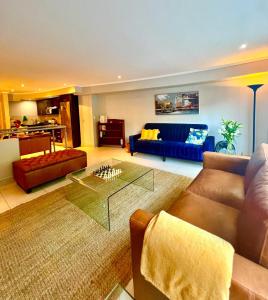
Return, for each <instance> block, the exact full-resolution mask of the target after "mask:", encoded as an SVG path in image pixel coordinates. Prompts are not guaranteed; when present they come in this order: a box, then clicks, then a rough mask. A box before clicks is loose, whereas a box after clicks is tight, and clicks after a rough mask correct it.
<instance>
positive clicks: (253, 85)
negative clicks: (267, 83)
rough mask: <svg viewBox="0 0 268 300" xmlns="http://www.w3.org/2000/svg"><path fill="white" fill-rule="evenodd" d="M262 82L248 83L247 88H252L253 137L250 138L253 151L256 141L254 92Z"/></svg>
mask: <svg viewBox="0 0 268 300" xmlns="http://www.w3.org/2000/svg"><path fill="white" fill-rule="evenodd" d="M262 86H263V84H252V85H248V87H249V88H251V89H252V90H253V134H252V136H253V138H252V144H253V145H252V152H254V151H255V141H256V128H255V127H256V93H257V89H258V88H260V87H262Z"/></svg>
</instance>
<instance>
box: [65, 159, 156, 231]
mask: <svg viewBox="0 0 268 300" xmlns="http://www.w3.org/2000/svg"><path fill="white" fill-rule="evenodd" d="M66 177H67V178H68V179H69V180H71V181H72V184H70V185H68V186H67V187H66V196H67V199H68V200H69V201H70V202H72V203H73V204H75V205H76V206H78V207H79V208H80V209H82V210H83V211H84V212H85V213H86V214H88V215H89V216H91V217H92V218H93V219H95V220H96V221H97V222H98V223H99V224H101V225H102V226H104V227H105V228H107V229H108V230H110V209H109V199H110V197H112V196H113V195H115V194H116V193H118V192H119V191H121V190H123V189H124V188H126V187H127V186H128V185H130V184H135V185H137V186H141V187H143V188H145V189H147V190H151V191H153V190H154V171H153V169H151V168H149V167H146V166H142V165H138V164H134V163H131V162H125V161H120V160H117V159H110V160H107V161H104V162H102V163H99V164H97V165H94V166H93V167H87V168H84V169H81V170H79V171H75V172H72V173H70V174H68V175H67V176H66Z"/></svg>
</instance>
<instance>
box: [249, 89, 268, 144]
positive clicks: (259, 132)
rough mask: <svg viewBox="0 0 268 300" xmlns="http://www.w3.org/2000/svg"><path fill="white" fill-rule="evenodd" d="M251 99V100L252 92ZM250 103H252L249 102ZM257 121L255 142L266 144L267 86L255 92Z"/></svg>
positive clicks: (267, 123)
mask: <svg viewBox="0 0 268 300" xmlns="http://www.w3.org/2000/svg"><path fill="white" fill-rule="evenodd" d="M250 94H251V98H253V94H252V92H251V93H250ZM251 103H252V102H251ZM250 108H251V107H250ZM256 111H257V113H256V116H257V119H256V140H257V144H259V143H268V84H267V85H264V86H262V87H261V88H260V89H259V90H258V91H257V109H256Z"/></svg>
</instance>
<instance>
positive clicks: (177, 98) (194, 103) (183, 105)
mask: <svg viewBox="0 0 268 300" xmlns="http://www.w3.org/2000/svg"><path fill="white" fill-rule="evenodd" d="M155 114H156V115H184V114H199V92H198V91H194V92H180V93H168V94H159V95H155Z"/></svg>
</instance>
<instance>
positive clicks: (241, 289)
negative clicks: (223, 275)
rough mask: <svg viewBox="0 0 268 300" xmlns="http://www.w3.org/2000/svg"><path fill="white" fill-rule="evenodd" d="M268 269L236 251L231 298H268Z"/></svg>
mask: <svg viewBox="0 0 268 300" xmlns="http://www.w3.org/2000/svg"><path fill="white" fill-rule="evenodd" d="M267 283H268V269H266V268H264V267H262V266H261V265H258V264H256V263H254V262H252V261H251V260H248V259H246V258H245V257H243V256H240V255H238V254H236V253H235V255H234V263H233V275H232V285H231V290H230V299H231V300H232V299H234V300H235V299H244V300H251V299H255V300H264V299H268V284H267Z"/></svg>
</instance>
